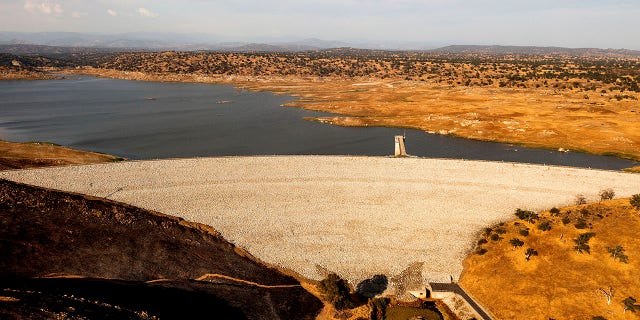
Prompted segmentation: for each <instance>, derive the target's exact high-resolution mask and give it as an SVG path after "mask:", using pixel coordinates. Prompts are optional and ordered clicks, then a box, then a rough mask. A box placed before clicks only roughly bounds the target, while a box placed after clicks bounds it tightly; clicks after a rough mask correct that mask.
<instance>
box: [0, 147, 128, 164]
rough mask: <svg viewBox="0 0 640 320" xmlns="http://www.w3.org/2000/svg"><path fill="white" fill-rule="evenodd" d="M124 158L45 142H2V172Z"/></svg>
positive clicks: (112, 160)
mask: <svg viewBox="0 0 640 320" xmlns="http://www.w3.org/2000/svg"><path fill="white" fill-rule="evenodd" d="M122 160H124V159H123V158H120V157H116V156H112V155H108V154H102V153H97V152H89V151H82V150H75V149H71V148H67V147H62V146H58V145H55V144H51V143H45V142H8V141H3V140H0V170H6V169H23V168H35V167H49V166H61V165H71V164H88V163H100V162H115V161H122Z"/></svg>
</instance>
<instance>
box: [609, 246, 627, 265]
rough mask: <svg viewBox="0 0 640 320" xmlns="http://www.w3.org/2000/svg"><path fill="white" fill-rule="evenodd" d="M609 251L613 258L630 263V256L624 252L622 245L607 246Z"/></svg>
mask: <svg viewBox="0 0 640 320" xmlns="http://www.w3.org/2000/svg"><path fill="white" fill-rule="evenodd" d="M607 251H608V252H609V255H610V256H611V258H613V260H615V259H618V261H620V262H623V263H629V257H628V256H627V255H626V254H624V248H623V247H622V246H621V245H617V246H615V247H613V248H610V247H607Z"/></svg>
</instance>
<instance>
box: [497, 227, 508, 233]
mask: <svg viewBox="0 0 640 320" xmlns="http://www.w3.org/2000/svg"><path fill="white" fill-rule="evenodd" d="M496 233H497V234H505V233H507V230H506V229H505V228H496Z"/></svg>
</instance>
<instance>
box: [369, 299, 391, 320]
mask: <svg viewBox="0 0 640 320" xmlns="http://www.w3.org/2000/svg"><path fill="white" fill-rule="evenodd" d="M390 302H391V299H389V298H386V297H383V298H374V299H371V300H369V305H370V306H371V317H370V319H373V320H383V319H384V318H385V313H386V311H387V306H388V305H389V303H390Z"/></svg>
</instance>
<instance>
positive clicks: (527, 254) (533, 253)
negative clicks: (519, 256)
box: [524, 248, 538, 261]
mask: <svg viewBox="0 0 640 320" xmlns="http://www.w3.org/2000/svg"><path fill="white" fill-rule="evenodd" d="M537 255H538V251H536V250H534V249H533V248H527V251H525V252H524V256H525V258H526V259H527V261H529V260H530V259H531V257H532V256H537Z"/></svg>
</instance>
